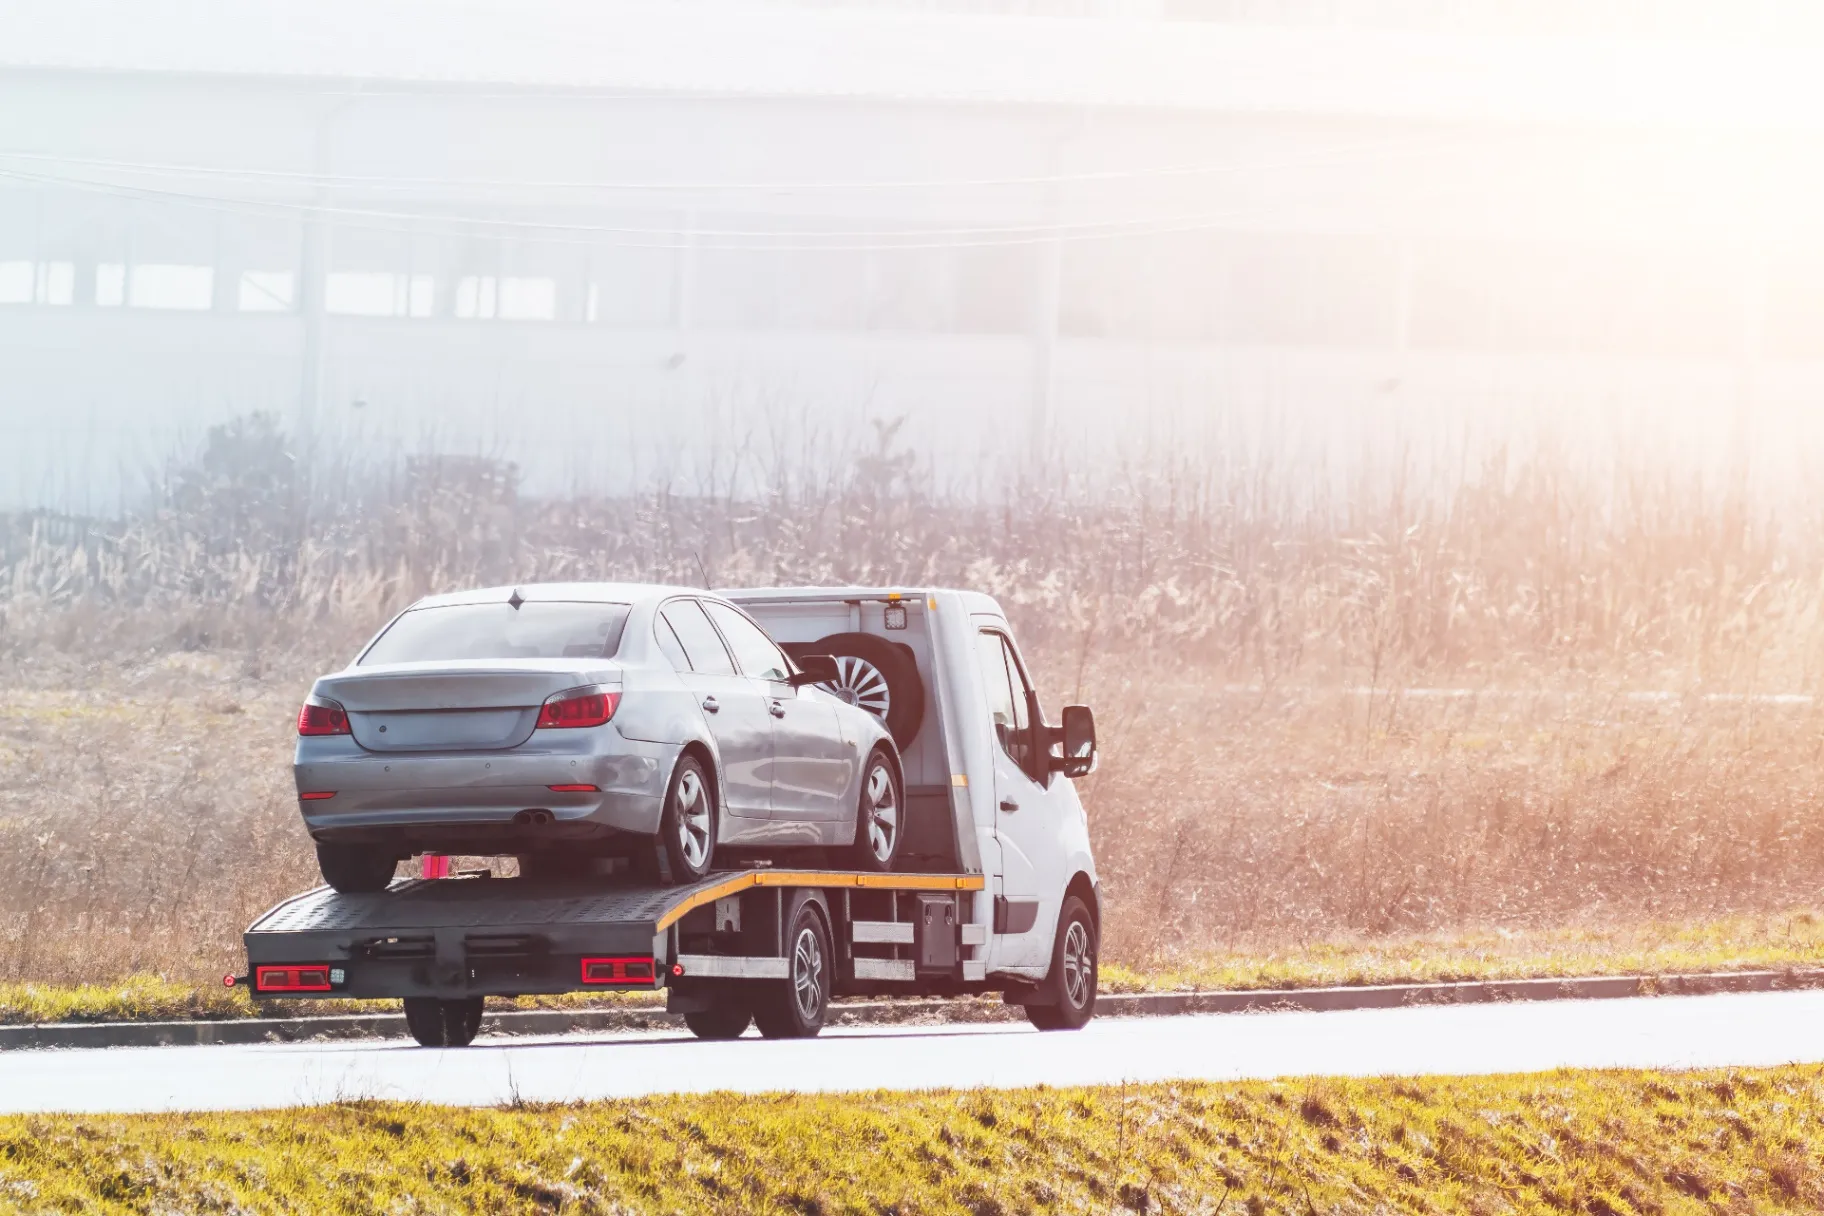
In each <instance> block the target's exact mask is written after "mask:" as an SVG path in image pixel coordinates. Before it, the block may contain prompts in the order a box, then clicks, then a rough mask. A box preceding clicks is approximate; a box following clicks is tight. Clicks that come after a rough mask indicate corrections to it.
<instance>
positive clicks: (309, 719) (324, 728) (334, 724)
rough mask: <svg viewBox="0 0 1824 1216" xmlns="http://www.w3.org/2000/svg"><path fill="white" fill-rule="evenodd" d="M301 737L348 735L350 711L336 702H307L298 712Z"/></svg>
mask: <svg viewBox="0 0 1824 1216" xmlns="http://www.w3.org/2000/svg"><path fill="white" fill-rule="evenodd" d="M298 733H299V734H300V735H346V734H348V711H347V710H345V709H343V708H342V707H341V706H340V705H337V704H336V703H335V702H334V701H306V702H304V704H303V706H302V707H300V708H299V710H298Z"/></svg>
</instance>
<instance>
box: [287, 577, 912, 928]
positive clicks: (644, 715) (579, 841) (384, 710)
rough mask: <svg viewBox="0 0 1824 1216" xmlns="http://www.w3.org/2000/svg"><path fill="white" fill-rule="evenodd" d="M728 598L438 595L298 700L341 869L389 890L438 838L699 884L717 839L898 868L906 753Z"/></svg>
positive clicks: (611, 591)
mask: <svg viewBox="0 0 1824 1216" xmlns="http://www.w3.org/2000/svg"><path fill="white" fill-rule="evenodd" d="M841 678H842V673H841V670H840V669H839V667H838V665H837V663H836V661H835V659H834V658H833V657H831V656H823V655H811V654H801V655H800V657H799V658H798V659H797V660H796V661H795V660H793V659H791V658H788V657H787V656H786V654H785V652H784V651H782V650H780V648H779V647H778V646H777V645H775V644H774V642H773V640H772V639H771V638H769V637H767V635H766V633H765V631H764V630H762V629H761V628H760V626H759V625H757V624H755V623H754V621H753V619H752V618H751V617H749V616H748V615H747V614H745V613H743V612H742V611H741V610H740V609H739V608H737V607H735V605H733V604H732V603H730V602H729V601H728V600H726V599H724V598H722V597H721V596H718V595H714V594H711V593H708V592H703V591H693V590H690V589H686V588H678V587H662V586H644V585H638V584H627V583H562V584H525V585H521V586H517V587H494V588H485V589H481V590H476V591H464V592H460V593H457V594H454V595H438V596H431V597H429V598H427V599H423V600H420V601H419V602H417V603H415V604H413V605H412V606H411V607H409V608H407V609H406V610H405V611H404V612H401V613H400V614H399V615H398V616H396V617H394V618H393V619H392V620H391V621H390V622H388V623H387V625H386V627H385V628H384V629H382V630H381V631H380V632H379V633H378V634H377V635H376V636H375V637H374V639H373V640H372V641H370V642H369V643H368V644H367V645H366V646H365V647H363V648H362V651H361V653H360V654H359V655H357V656H356V658H355V660H354V661H353V662H352V663H350V664H349V665H348V667H347V668H345V669H344V670H342V671H339V672H335V673H333V674H331V675H326V676H324V677H322V678H321V679H319V680H317V681H316V683H315V685H314V686H313V687H312V688H311V691H310V695H309V697H308V698H307V699H306V700H305V702H304V704H303V706H302V708H300V710H299V711H298V744H297V755H296V758H295V761H294V765H293V773H294V778H295V780H296V783H297V790H298V800H299V801H298V805H299V808H300V809H301V811H302V814H303V817H304V823H305V826H306V828H307V829H308V830H309V832H310V835H311V837H312V839H313V840H314V841H315V843H316V848H317V861H318V864H319V866H320V868H321V870H322V873H323V878H324V881H326V882H327V883H329V885H330V886H332V887H334V888H335V889H336V890H338V891H342V892H350V893H352V892H362V891H379V890H383V889H385V887H386V886H387V884H388V883H389V882H391V881H392V878H393V875H394V871H395V868H396V866H397V865H398V863H399V862H400V861H401V860H404V859H406V858H408V857H410V856H412V855H414V854H418V853H427V852H428V853H439V854H481V855H503V854H504V855H512V856H517V857H518V858H519V865H520V869H521V872H522V873H525V874H527V875H544V876H552V875H557V874H562V873H565V872H571V873H580V872H584V871H587V870H589V869H591V868H600V867H599V863H602V862H616V861H620V862H627V863H631V864H630V865H629V867H628V868H630V869H633V870H635V871H637V872H639V873H642V874H644V875H647V876H649V877H650V878H652V879H653V880H655V881H658V882H661V883H672V882H694V881H696V880H697V879H700V878H702V877H703V876H704V875H706V874H708V873H709V872H710V868H711V866H712V865H713V864H714V861H715V856H716V851H717V849H718V848H720V849H722V850H724V851H729V850H735V851H740V852H745V853H747V854H749V855H753V856H759V855H777V854H779V853H781V852H784V851H792V850H804V849H807V848H819V849H830V850H834V851H836V852H839V853H842V854H844V856H845V864H847V865H850V866H853V867H855V868H857V869H866V870H880V871H885V870H890V869H892V868H893V863H894V860H895V858H896V857H897V856H898V852H899V846H900V837H901V833H900V803H901V793H900V788H901V781H900V774H899V752H898V749H897V748H896V747H895V746H894V743H893V740H892V738H891V736H890V735H889V733H888V730H887V728H886V726H885V725H884V724H883V721H882V718H880V717H876V716H875V714H873V713H871V712H869V711H868V709H866V708H858V707H857V706H856V705H855V704H852V703H851V702H850V701H849V700H845V699H844V698H843V697H841V696H839V695H837V694H836V693H834V692H831V691H825V690H824V689H822V688H819V687H817V685H818V683H819V682H820V681H825V680H828V681H840V680H841Z"/></svg>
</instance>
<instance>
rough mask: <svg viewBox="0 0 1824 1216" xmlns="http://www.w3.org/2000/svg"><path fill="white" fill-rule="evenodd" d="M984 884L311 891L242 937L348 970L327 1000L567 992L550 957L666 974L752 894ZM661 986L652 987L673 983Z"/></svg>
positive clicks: (892, 879) (253, 967)
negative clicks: (604, 957) (596, 959)
mask: <svg viewBox="0 0 1824 1216" xmlns="http://www.w3.org/2000/svg"><path fill="white" fill-rule="evenodd" d="M982 886H983V878H982V876H981V875H979V874H862V873H856V872H853V871H826V870H774V869H750V870H737V871H726V872H720V873H714V874H710V875H709V876H708V877H706V878H704V879H703V880H702V881H700V882H695V883H690V884H687V885H683V886H675V887H662V886H656V885H644V884H627V883H620V884H615V883H613V882H611V881H608V880H604V879H594V880H590V879H577V880H572V881H565V882H559V881H549V880H546V881H540V882H537V883H533V882H531V881H529V880H525V879H518V878H488V877H466V878H448V879H410V880H399V881H395V882H394V883H393V885H392V886H391V887H390V888H388V889H387V890H386V891H382V892H376V893H373V894H343V893H339V892H337V891H334V890H331V889H330V888H328V887H318V888H316V889H314V890H311V891H306V892H304V893H303V894H301V895H296V896H293V897H292V898H291V899H288V900H286V901H285V902H284V903H281V904H279V905H278V906H277V907H275V908H273V909H272V910H271V911H269V912H267V913H266V914H265V915H263V916H261V917H260V918H259V919H258V920H256V921H255V922H254V923H253V924H252V925H251V926H249V927H248V929H247V932H246V933H245V935H244V937H243V941H244V943H245V946H246V951H247V962H248V966H249V970H250V972H257V971H258V969H259V968H260V967H262V966H272V965H294V964H299V963H306V962H308V963H328V964H339V965H340V964H346V967H347V975H348V978H347V981H346V984H345V985H338V989H337V991H336V992H335V993H333V994H331V993H328V992H324V993H321V994H319V995H325V996H327V995H339V996H355V997H389V996H399V995H408V994H412V993H419V994H422V993H423V992H426V991H432V990H435V991H441V992H444V993H452V994H453V993H456V992H458V991H463V992H474V991H493V992H513V991H517V992H522V993H530V992H548V991H569V990H574V989H575V988H577V987H578V984H577V982H576V981H575V980H574V978H569V977H568V976H567V973H566V972H564V971H562V970H561V969H555V970H554V969H552V968H551V967H549V966H547V965H546V963H545V960H550V961H552V962H555V961H557V960H559V959H574V958H575V957H577V956H582V955H591V954H627V955H646V956H651V957H653V958H654V959H656V960H659V962H660V966H661V967H662V966H663V965H664V961H665V960H667V959H668V958H669V957H670V956H671V955H672V954H673V953H675V951H673V950H671V949H669V948H668V944H667V936H668V931H669V930H671V929H672V928H673V926H674V925H676V924H677V923H678V922H679V921H680V920H682V919H683V917H684V916H686V915H687V914H688V913H690V912H692V911H693V910H695V909H697V908H701V907H703V906H704V905H706V904H711V903H714V902H716V901H717V900H719V899H726V898H728V897H730V896H735V895H739V894H740V893H742V892H744V891H749V890H753V889H755V888H779V889H790V888H817V889H821V890H825V891H840V890H850V891H860V890H880V891H948V892H958V893H961V892H969V891H979V890H981V889H982ZM490 974H491V978H489V977H490ZM655 980H656V983H655V984H654V985H653V986H658V985H659V984H662V983H663V982H664V980H663V977H662V976H661V977H655ZM402 984H403V987H401V985H402Z"/></svg>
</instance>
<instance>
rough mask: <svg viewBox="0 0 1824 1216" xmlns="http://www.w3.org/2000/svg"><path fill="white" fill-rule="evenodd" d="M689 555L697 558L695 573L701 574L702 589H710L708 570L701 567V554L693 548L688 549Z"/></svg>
mask: <svg viewBox="0 0 1824 1216" xmlns="http://www.w3.org/2000/svg"><path fill="white" fill-rule="evenodd" d="M690 555H691V556H692V557H694V558H696V559H697V573H698V574H700V575H702V576H703V590H705V591H708V590H710V586H709V571H707V570H705V569H704V568H703V555H702V554H701V553H698V552H697V551H696V550H695V549H692V550H691V551H690Z"/></svg>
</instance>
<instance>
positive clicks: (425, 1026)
mask: <svg viewBox="0 0 1824 1216" xmlns="http://www.w3.org/2000/svg"><path fill="white" fill-rule="evenodd" d="M405 1028H406V1029H407V1030H409V1031H411V1033H412V1037H413V1038H414V1039H416V1040H418V1046H420V1047H467V1046H468V1045H469V1044H470V1043H473V1042H474V1041H475V1034H476V1032H477V1031H479V1030H480V1029H481V998H480V997H478V996H477V997H468V998H462V999H457V1000H452V1001H446V1000H443V999H441V998H439V997H434V996H408V997H406V998H405Z"/></svg>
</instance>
